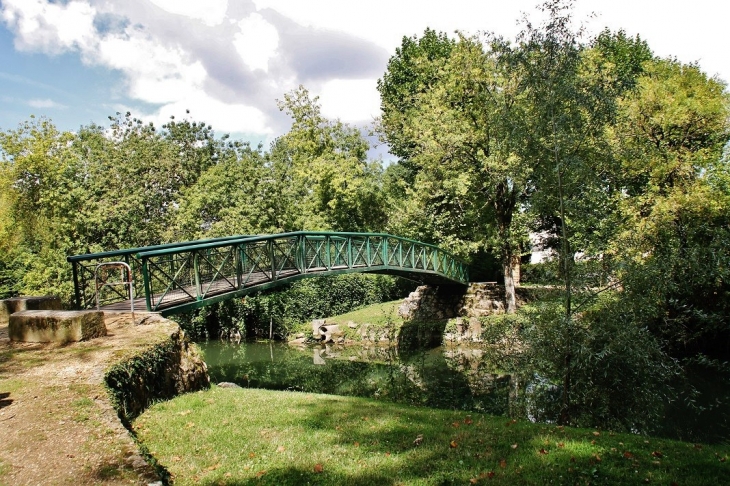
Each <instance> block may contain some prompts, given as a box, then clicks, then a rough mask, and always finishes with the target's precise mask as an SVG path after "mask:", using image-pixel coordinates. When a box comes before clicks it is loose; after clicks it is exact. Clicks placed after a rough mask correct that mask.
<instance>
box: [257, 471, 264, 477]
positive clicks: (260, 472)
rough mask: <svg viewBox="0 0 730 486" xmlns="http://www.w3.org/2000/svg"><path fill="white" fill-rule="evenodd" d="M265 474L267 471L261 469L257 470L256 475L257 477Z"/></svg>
mask: <svg viewBox="0 0 730 486" xmlns="http://www.w3.org/2000/svg"><path fill="white" fill-rule="evenodd" d="M264 474H266V471H259V472H257V473H256V477H257V478H260V477H261V476H263V475H264Z"/></svg>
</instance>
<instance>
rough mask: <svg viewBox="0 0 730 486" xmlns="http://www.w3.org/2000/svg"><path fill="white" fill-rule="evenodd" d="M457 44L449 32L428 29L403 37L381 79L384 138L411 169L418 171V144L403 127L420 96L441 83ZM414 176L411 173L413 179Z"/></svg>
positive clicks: (382, 131) (381, 126) (379, 83)
mask: <svg viewBox="0 0 730 486" xmlns="http://www.w3.org/2000/svg"><path fill="white" fill-rule="evenodd" d="M454 45H455V42H454V41H453V40H451V39H449V37H448V36H447V35H446V34H444V33H442V32H436V31H434V30H431V29H428V28H427V29H426V30H425V31H424V32H423V35H422V36H421V37H417V36H413V37H405V36H404V37H403V41H402V43H401V46H400V47H398V48H396V50H395V55H394V56H393V57H391V58H390V60H389V61H388V66H387V68H386V71H385V74H383V77H382V78H381V79H379V80H378V91H379V92H380V107H381V111H382V119H381V120H380V132H381V137H382V139H383V141H385V142H387V143H388V147H389V150H390V152H391V153H392V154H393V155H395V156H396V157H398V158H399V159H400V163H401V165H403V166H404V167H406V168H408V170H409V171H410V172H413V171H414V170H415V168H414V167H411V166H410V159H411V154H412V151H413V150H414V149H415V148H416V147H415V146H414V144H413V141H412V140H411V139H410V137H409V136H408V135H406V134H404V133H403V127H404V125H405V124H406V123H407V120H408V119H409V118H411V117H412V116H413V114H412V112H411V110H412V109H413V108H414V102H415V100H416V98H417V96H418V95H419V94H422V93H425V92H427V91H428V90H429V89H430V88H431V87H432V86H434V85H435V84H436V83H437V82H438V80H439V78H440V76H441V73H440V67H441V65H442V64H443V62H445V60H447V59H448V58H449V57H450V55H451V50H452V49H453V47H454ZM413 175H415V174H410V176H411V178H410V181H412V176H413Z"/></svg>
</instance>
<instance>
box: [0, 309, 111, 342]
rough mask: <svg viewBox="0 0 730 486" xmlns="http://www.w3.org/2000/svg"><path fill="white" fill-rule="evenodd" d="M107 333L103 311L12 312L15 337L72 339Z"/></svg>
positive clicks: (10, 327)
mask: <svg viewBox="0 0 730 486" xmlns="http://www.w3.org/2000/svg"><path fill="white" fill-rule="evenodd" d="M101 336H106V325H105V324H104V313H103V312H100V311H59V310H26V311H20V312H16V313H14V314H12V315H11V316H10V322H9V325H8V337H9V338H10V340H11V341H23V342H29V343H51V342H55V343H69V342H75V341H84V340H87V339H93V338H95V337H101Z"/></svg>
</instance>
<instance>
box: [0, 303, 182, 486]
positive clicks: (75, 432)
mask: <svg viewBox="0 0 730 486" xmlns="http://www.w3.org/2000/svg"><path fill="white" fill-rule="evenodd" d="M141 318H144V323H143V324H142V325H136V326H135V325H133V324H132V323H131V318H130V316H129V314H108V315H106V326H107V330H108V336H106V337H103V338H97V339H93V340H90V341H85V342H80V343H73V344H68V345H64V346H59V345H55V344H30V343H13V342H10V341H9V340H8V334H7V326H2V327H0V485H21V484H34V485H35V484H100V483H103V484H130V483H131V484H140V483H141V484H148V483H150V482H154V481H156V477H155V476H154V474H153V473H152V469H151V468H150V467H149V465H147V463H145V462H144V460H143V459H142V458H141V457H140V456H139V451H138V448H137V446H136V445H135V443H134V441H133V439H132V438H131V437H130V435H129V433H128V432H127V430H126V429H125V428H124V427H123V426H122V424H121V423H120V421H119V419H118V417H117V414H116V412H115V411H114V409H113V408H112V405H111V403H110V401H109V396H108V394H107V391H106V389H105V387H104V384H103V381H104V373H105V371H106V370H107V369H108V368H109V366H110V365H111V364H113V363H115V362H117V361H119V360H120V359H123V358H124V357H126V356H130V355H131V354H133V353H134V352H135V351H137V350H139V349H142V348H146V347H148V346H150V345H152V344H155V343H158V342H161V341H162V340H164V339H165V338H166V337H168V336H169V335H170V333H172V332H173V331H174V330H175V329H176V328H177V326H176V324H174V323H172V322H170V321H167V320H165V319H163V318H160V317H159V316H157V315H153V314H147V315H144V314H142V315H140V314H137V321H138V322H139V321H140V320H141Z"/></svg>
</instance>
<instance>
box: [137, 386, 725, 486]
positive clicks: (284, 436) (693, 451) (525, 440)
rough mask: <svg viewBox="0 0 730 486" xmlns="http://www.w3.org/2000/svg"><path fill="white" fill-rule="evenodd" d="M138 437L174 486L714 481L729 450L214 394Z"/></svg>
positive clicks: (384, 406)
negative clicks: (200, 485)
mask: <svg viewBox="0 0 730 486" xmlns="http://www.w3.org/2000/svg"><path fill="white" fill-rule="evenodd" d="M134 427H135V430H136V431H137V433H138V437H139V439H140V440H141V441H142V442H143V443H144V444H145V445H146V446H147V447H148V448H149V450H150V452H151V453H152V454H153V455H154V456H155V457H156V458H157V459H158V461H159V462H160V464H161V465H163V466H164V467H166V468H167V469H168V470H169V472H170V473H171V475H172V479H173V481H174V482H175V484H177V485H185V484H229V485H231V484H276V485H281V484H291V485H295V484H296V485H300V484H321V485H329V484H332V485H345V484H347V485H375V484H393V485H396V484H402V485H441V484H646V483H649V484H666V485H669V484H679V485H683V486H685V485H716V484H726V483H727V478H728V477H730V463H729V462H728V461H727V457H728V454H729V453H730V447H728V446H702V445H699V444H689V443H683V442H677V441H671V440H663V439H654V438H647V437H642V436H635V435H626V434H613V433H610V432H607V431H600V430H588V429H573V428H567V427H566V428H563V427H556V426H554V425H542V424H533V423H529V422H521V421H518V422H516V421H512V420H509V419H506V418H503V417H492V416H487V415H480V414H466V413H464V412H459V411H447V410H434V409H427V408H414V407H409V406H404V405H397V404H393V403H384V402H379V401H375V400H366V399H359V398H350V397H338V396H329V395H315V394H306V393H293V392H274V391H266V390H256V389H224V388H219V387H214V388H213V389H211V390H210V391H206V392H199V393H194V394H189V395H185V396H182V397H178V398H176V399H174V400H171V401H169V402H164V403H159V404H157V405H155V406H153V407H151V408H150V409H149V410H148V411H147V412H145V413H144V414H143V415H142V416H141V417H140V418H139V419H138V420H137V421H136V422H135V423H134Z"/></svg>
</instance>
